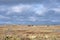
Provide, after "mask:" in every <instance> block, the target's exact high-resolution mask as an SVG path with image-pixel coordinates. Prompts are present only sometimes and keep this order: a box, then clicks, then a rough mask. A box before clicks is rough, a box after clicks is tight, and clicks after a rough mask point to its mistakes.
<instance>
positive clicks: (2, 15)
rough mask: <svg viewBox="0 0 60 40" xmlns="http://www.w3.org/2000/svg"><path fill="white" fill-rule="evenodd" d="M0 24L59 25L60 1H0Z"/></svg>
mask: <svg viewBox="0 0 60 40" xmlns="http://www.w3.org/2000/svg"><path fill="white" fill-rule="evenodd" d="M0 24H27V25H30V24H31V25H59V24H60V0H0Z"/></svg>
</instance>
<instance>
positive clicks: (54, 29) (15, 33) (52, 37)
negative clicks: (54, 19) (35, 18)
mask: <svg viewBox="0 0 60 40" xmlns="http://www.w3.org/2000/svg"><path fill="white" fill-rule="evenodd" d="M6 37H9V38H6ZM10 37H11V38H10ZM14 38H17V39H16V40H18V39H19V40H60V25H0V40H10V39H11V40H14Z"/></svg>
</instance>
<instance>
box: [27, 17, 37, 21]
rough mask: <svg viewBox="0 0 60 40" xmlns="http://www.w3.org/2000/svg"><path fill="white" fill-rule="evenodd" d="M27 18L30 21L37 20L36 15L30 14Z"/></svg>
mask: <svg viewBox="0 0 60 40" xmlns="http://www.w3.org/2000/svg"><path fill="white" fill-rule="evenodd" d="M28 20H29V21H32V22H35V21H37V18H36V17H33V16H31V17H28Z"/></svg>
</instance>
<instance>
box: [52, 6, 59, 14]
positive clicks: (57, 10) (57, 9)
mask: <svg viewBox="0 0 60 40" xmlns="http://www.w3.org/2000/svg"><path fill="white" fill-rule="evenodd" d="M52 10H53V11H55V12H57V13H60V7H58V8H52Z"/></svg>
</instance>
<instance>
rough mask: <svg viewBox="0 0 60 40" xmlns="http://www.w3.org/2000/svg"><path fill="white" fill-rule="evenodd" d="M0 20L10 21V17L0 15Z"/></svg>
mask: <svg viewBox="0 0 60 40" xmlns="http://www.w3.org/2000/svg"><path fill="white" fill-rule="evenodd" d="M0 19H10V17H7V16H3V15H0Z"/></svg>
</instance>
